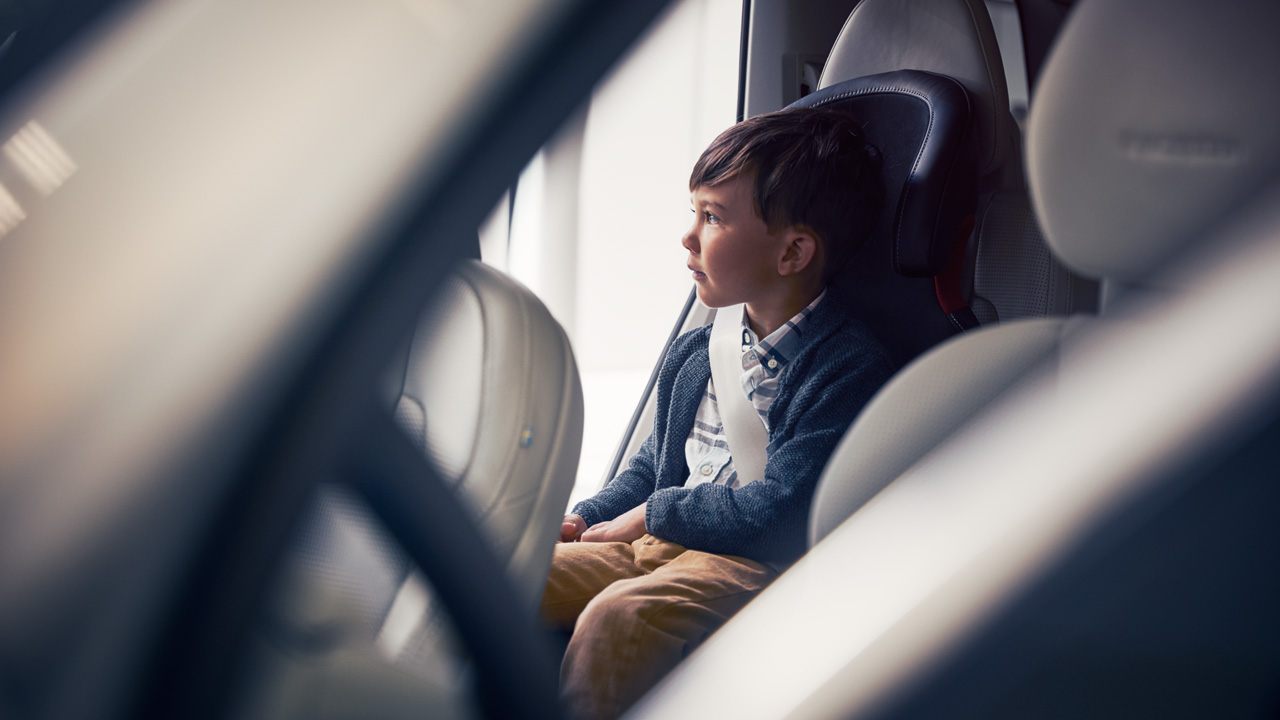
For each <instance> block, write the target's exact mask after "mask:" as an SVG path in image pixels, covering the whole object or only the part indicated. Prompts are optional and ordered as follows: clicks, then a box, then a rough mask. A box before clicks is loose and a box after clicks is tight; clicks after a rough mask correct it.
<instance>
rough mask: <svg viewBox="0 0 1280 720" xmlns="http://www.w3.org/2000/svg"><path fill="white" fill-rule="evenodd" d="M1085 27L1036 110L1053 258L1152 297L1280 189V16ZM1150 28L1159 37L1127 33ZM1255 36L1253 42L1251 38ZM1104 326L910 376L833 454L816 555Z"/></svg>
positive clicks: (1031, 166)
mask: <svg viewBox="0 0 1280 720" xmlns="http://www.w3.org/2000/svg"><path fill="white" fill-rule="evenodd" d="M1076 13H1077V15H1075V16H1073V17H1072V18H1071V19H1070V20H1069V21H1068V28H1067V30H1066V31H1064V35H1063V37H1062V38H1061V39H1060V40H1059V42H1058V45H1057V46H1056V49H1055V50H1054V53H1053V55H1052V57H1051V59H1050V63H1049V66H1048V68H1047V69H1046V71H1045V74H1044V75H1043V76H1042V78H1041V82H1040V85H1039V88H1038V91H1037V97H1036V99H1035V101H1034V102H1033V104H1032V107H1031V115H1030V126H1029V131H1028V139H1029V141H1028V170H1029V173H1028V174H1029V178H1030V180H1031V183H1032V188H1033V190H1034V198H1035V200H1036V208H1037V210H1038V212H1039V214H1040V216H1041V217H1042V218H1043V219H1044V227H1045V229H1046V231H1047V235H1048V237H1049V240H1050V243H1051V247H1052V248H1053V250H1054V251H1055V252H1058V253H1060V254H1061V255H1062V257H1063V258H1064V259H1065V260H1066V261H1067V262H1068V263H1070V264H1071V266H1073V267H1076V268H1079V269H1081V270H1083V271H1085V272H1088V273H1090V274H1094V275H1098V276H1101V277H1104V278H1107V279H1116V280H1119V281H1121V282H1123V283H1125V284H1127V285H1129V286H1134V287H1137V288H1139V289H1140V288H1141V285H1142V283H1144V282H1146V281H1147V278H1149V277H1150V276H1151V274H1152V273H1154V272H1155V271H1157V270H1158V269H1159V268H1160V267H1161V266H1162V265H1163V264H1164V263H1165V262H1166V261H1168V260H1169V259H1170V258H1172V257H1174V256H1176V255H1179V254H1181V251H1182V250H1183V249H1184V246H1185V245H1186V244H1187V242H1188V241H1189V239H1190V238H1193V237H1196V236H1197V235H1198V234H1199V233H1201V232H1203V231H1204V229H1205V228H1206V227H1207V226H1209V225H1210V224H1212V223H1214V222H1220V221H1221V220H1222V219H1223V218H1224V216H1225V215H1227V214H1228V213H1230V212H1231V210H1232V209H1233V208H1236V207H1240V206H1242V205H1244V204H1247V203H1249V202H1251V201H1253V200H1254V199H1256V195H1257V193H1258V192H1260V191H1262V190H1264V189H1265V188H1266V187H1267V186H1268V185H1269V184H1270V183H1268V182H1266V181H1267V180H1273V179H1274V178H1275V177H1276V175H1277V174H1280V135H1277V134H1276V132H1275V130H1274V123H1272V122H1271V118H1273V117H1274V116H1275V114H1276V113H1277V111H1280V83H1274V82H1268V81H1267V79H1268V77H1269V76H1268V73H1271V72H1273V70H1274V69H1275V68H1277V67H1280V46H1277V45H1275V44H1274V43H1272V42H1270V40H1269V39H1268V38H1267V37H1266V34H1267V33H1268V32H1270V30H1269V28H1273V27H1276V26H1277V23H1278V22H1280V4H1275V3H1247V2H1244V1H1243V0H1240V1H1237V2H1232V3H1226V4H1222V5H1216V4H1204V3H1195V2H1190V1H1188V2H1182V3H1165V2H1162V1H1161V0H1143V1H1141V2H1137V1H1133V2H1093V3H1086V4H1084V5H1082V6H1081V7H1080V8H1079V9H1078V10H1077V11H1076ZM1117 13H1121V14H1125V15H1130V14H1131V15H1130V16H1128V17H1125V18H1123V20H1117V18H1116V14H1117ZM1139 26H1141V27H1146V28H1148V29H1149V31H1148V32H1144V33H1141V34H1139V35H1134V34H1132V33H1129V32H1128V30H1127V29H1131V28H1134V27H1139ZM1245 28H1247V29H1248V30H1249V31H1250V32H1252V33H1253V36H1252V37H1242V36H1241V34H1240V33H1241V30H1242V29H1245ZM1192 46H1195V47H1196V48H1197V51H1196V52H1195V53H1186V52H1185V51H1183V50H1182V49H1181V48H1185V47H1192ZM1149 59H1154V60H1149ZM1135 64H1136V65H1137V66H1138V67H1137V68H1135ZM1122 78H1123V80H1122ZM1096 322H1097V319H1096V318H1092V317H1089V316H1075V317H1073V318H1065V317H1049V318H1041V319H1036V320H1031V321H1022V322H1014V323H1008V324H1004V325H1002V326H1000V327H996V328H991V329H986V330H982V331H979V332H974V333H968V334H966V335H965V336H963V337H960V338H957V339H955V340H954V341H952V342H949V343H947V344H944V345H942V346H940V347H938V348H936V349H935V350H933V351H932V352H930V353H928V354H927V355H925V356H923V357H921V358H920V359H919V360H917V361H916V363H914V364H913V365H911V366H910V367H908V368H906V369H905V370H904V371H903V372H901V373H899V374H898V375H897V376H896V377H895V378H894V379H893V380H891V381H890V383H889V384H888V385H887V386H886V387H885V388H884V389H883V390H882V391H881V393H880V394H879V395H877V397H876V398H875V399H873V400H872V402H871V403H869V404H868V406H867V407H866V409H864V411H863V412H862V414H861V415H860V416H859V417H858V419H857V421H856V422H855V423H854V425H853V426H852V427H851V428H850V430H849V432H848V433H847V434H846V435H845V437H844V439H843V440H842V441H841V443H840V444H839V446H837V448H836V451H835V452H834V453H833V455H832V457H831V460H830V461H829V463H828V465H827V469H826V471H825V472H824V474H823V477H822V478H821V480H820V481H819V485H818V488H817V490H816V491H815V495H814V501H813V511H812V513H811V521H810V542H811V543H814V542H818V541H819V540H821V539H822V538H823V537H825V536H826V535H827V534H828V533H829V532H830V531H831V530H833V529H834V528H835V527H836V526H837V525H839V524H840V523H842V522H843V521H844V520H845V519H846V518H848V517H849V516H850V515H851V514H853V513H854V512H855V511H856V510H857V509H858V508H860V507H861V506H862V505H863V504H865V503H866V502H867V501H868V500H870V499H871V498H872V497H874V496H875V495H876V494H877V493H879V492H880V490H881V489H883V488H884V487H885V486H887V485H888V484H889V483H891V482H893V480H895V479H896V478H897V477H898V476H900V475H901V474H902V473H903V472H905V471H906V470H907V469H908V468H910V467H911V466H912V465H913V464H914V463H915V462H916V461H917V460H918V459H920V458H921V457H923V456H924V455H925V454H927V453H928V452H929V451H930V450H932V449H933V447H935V446H936V445H937V444H939V443H941V442H942V441H943V440H945V439H946V438H947V437H948V436H950V435H951V434H952V433H953V432H954V431H955V430H957V429H959V428H960V427H962V426H963V425H964V424H965V423H966V421H967V420H968V419H969V418H971V417H973V416H974V415H975V414H976V413H978V412H979V411H980V410H981V409H982V408H983V407H984V406H985V405H986V404H987V403H988V402H989V401H990V400H991V399H992V398H994V397H996V396H997V395H999V393H1000V391H1001V390H1002V389H1004V388H1007V387H1009V386H1011V385H1013V384H1014V383H1015V382H1016V381H1017V380H1018V379H1019V378H1020V377H1021V376H1022V375H1023V374H1024V373H1025V372H1027V371H1028V370H1029V369H1030V368H1032V367H1036V366H1039V367H1041V368H1042V369H1046V371H1050V370H1051V368H1047V366H1046V365H1045V361H1049V362H1053V361H1055V360H1057V359H1058V358H1060V355H1061V350H1062V346H1063V344H1064V341H1065V339H1066V338H1067V337H1069V336H1070V335H1071V334H1073V333H1074V332H1076V331H1077V330H1078V329H1080V328H1083V327H1087V326H1089V325H1090V324H1092V323H1096ZM1085 450H1086V449H1084V448H1082V451H1085ZM1027 481H1028V482H1034V478H1028V479H1027Z"/></svg>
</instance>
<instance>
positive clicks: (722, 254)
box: [681, 175, 786, 308]
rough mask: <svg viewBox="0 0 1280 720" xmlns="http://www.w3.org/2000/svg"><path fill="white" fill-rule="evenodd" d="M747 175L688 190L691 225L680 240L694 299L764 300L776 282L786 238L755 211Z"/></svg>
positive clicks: (713, 302)
mask: <svg viewBox="0 0 1280 720" xmlns="http://www.w3.org/2000/svg"><path fill="white" fill-rule="evenodd" d="M752 181H753V178H751V177H750V176H743V175H739V176H737V177H734V178H732V179H729V180H726V181H724V182H722V183H720V184H718V185H715V186H714V187H706V186H701V187H698V188H695V189H694V191H693V193H692V201H693V212H694V215H695V216H696V217H695V218H694V221H693V227H691V228H690V229H689V232H687V233H685V235H684V239H683V241H682V242H681V244H682V245H684V247H685V249H687V250H688V251H689V263H688V267H689V269H690V270H691V271H693V280H694V282H696V283H697V285H698V299H700V300H701V301H702V302H703V304H705V305H706V306H707V307H713V308H719V307H725V306H728V305H734V304H737V303H752V302H759V301H762V300H764V299H766V298H767V297H768V295H769V293H770V292H771V291H772V290H773V289H774V288H776V287H777V283H778V280H779V279H780V275H779V273H778V258H779V256H780V254H781V253H782V251H783V249H784V247H785V244H786V240H785V236H784V234H783V233H781V232H779V233H770V232H769V228H768V226H766V225H765V222H764V220H762V219H760V216H759V215H757V214H756V211H755V204H754V202H753V201H752V187H751V186H752Z"/></svg>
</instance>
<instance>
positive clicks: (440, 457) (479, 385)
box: [395, 260, 583, 603]
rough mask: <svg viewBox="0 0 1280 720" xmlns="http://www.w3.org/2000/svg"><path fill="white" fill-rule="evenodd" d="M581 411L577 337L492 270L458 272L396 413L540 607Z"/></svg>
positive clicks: (572, 469) (573, 464) (427, 324)
mask: <svg viewBox="0 0 1280 720" xmlns="http://www.w3.org/2000/svg"><path fill="white" fill-rule="evenodd" d="M582 412H583V409H582V387H581V384H580V382H579V379H578V370H577V365H576V364H575V362H574V358H573V351H572V349H571V347H570V345H569V339H568V337H567V336H566V335H565V333H564V330H562V329H561V327H560V325H559V323H557V322H556V321H555V319H554V318H553V317H552V316H551V314H550V312H548V311H547V309H546V307H545V306H544V305H543V304H542V302H541V301H539V300H538V299H537V297H536V296H534V294H533V293H532V292H530V291H529V290H528V289H527V288H525V287H524V286H522V285H520V284H519V283H517V282H516V281H515V280H512V279H511V278H510V277H508V276H507V275H505V274H503V273H501V272H499V271H497V270H494V269H492V268H490V267H488V266H487V265H484V264H482V263H480V262H478V261H475V260H468V261H463V262H462V263H460V264H459V265H458V267H457V268H456V269H455V270H454V272H453V273H452V275H451V276H450V277H449V279H448V280H447V281H446V282H445V284H444V286H443V287H442V288H441V289H440V290H439V291H438V295H437V296H436V298H435V300H434V301H433V302H432V304H431V306H430V307H429V308H428V309H427V311H426V312H424V313H423V314H422V316H421V320H420V323H419V327H418V330H417V332H416V333H415V335H414V338H413V342H412V345H411V347H410V349H409V353H408V358H407V363H406V371H405V377H404V384H403V390H402V392H401V395H400V398H399V401H398V403H397V405H396V409H395V416H396V420H397V421H398V422H399V424H400V426H401V428H402V429H404V430H405V432H406V433H408V434H409V436H410V437H411V438H412V439H413V440H414V442H415V443H416V444H417V445H418V447H419V448H420V449H421V450H423V451H424V452H425V453H426V455H427V457H428V458H430V459H431V460H432V461H433V462H434V463H435V465H436V467H437V468H438V469H439V470H440V471H441V473H442V474H443V475H444V476H445V477H446V478H447V479H448V480H450V481H452V482H453V483H454V484H455V487H457V488H458V489H459V492H460V494H461V497H462V498H463V500H464V502H465V503H466V504H467V505H468V506H469V507H470V508H471V509H472V511H473V512H474V513H475V518H476V521H477V522H478V523H480V524H481V525H482V526H483V528H484V529H485V531H486V535H487V536H488V538H489V540H490V541H491V543H492V545H493V550H494V551H495V552H496V553H497V556H498V558H499V559H500V560H501V561H502V562H504V563H506V565H507V568H508V571H509V572H510V575H511V579H512V581H513V582H514V583H515V584H516V586H517V587H518V588H519V589H520V590H521V591H522V592H523V593H524V594H525V595H526V599H527V600H528V601H529V602H530V603H534V602H536V600H537V599H538V597H540V596H541V592H542V583H543V581H544V580H545V578H546V573H547V568H548V567H550V563H551V550H552V546H553V545H554V544H555V539H556V537H557V535H558V533H559V521H560V517H561V516H562V515H563V512H562V511H563V509H564V506H565V505H566V504H567V503H568V501H569V493H570V491H571V490H572V489H573V479H574V475H575V473H576V470H577V463H578V453H579V451H580V449H581V446H582Z"/></svg>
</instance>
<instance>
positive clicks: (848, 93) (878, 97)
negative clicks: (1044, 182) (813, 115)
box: [792, 70, 978, 365]
mask: <svg viewBox="0 0 1280 720" xmlns="http://www.w3.org/2000/svg"><path fill="white" fill-rule="evenodd" d="M818 106H822V107H833V108H837V109H841V110H844V111H847V112H849V113H850V114H852V115H853V116H854V117H856V118H857V119H858V121H859V123H860V124H861V126H862V131H863V135H864V137H866V139H867V141H868V142H870V143H871V144H873V145H875V146H876V147H877V148H878V149H879V150H880V153H881V156H882V158H883V161H884V166H883V177H884V181H885V206H884V208H883V210H882V212H881V214H880V218H879V221H878V222H877V225H876V228H875V231H874V232H873V233H872V235H871V237H870V238H869V239H868V241H867V244H866V245H865V246H864V247H863V248H862V249H861V250H859V251H858V253H857V254H856V255H855V256H854V257H853V258H852V260H851V261H850V262H849V264H848V266H847V267H845V268H844V269H842V270H841V271H840V272H839V273H838V274H837V276H836V277H835V279H834V281H833V282H834V284H835V285H837V286H838V287H839V288H840V293H839V296H840V297H841V298H843V299H844V300H845V301H846V303H847V305H848V311H849V313H850V314H851V315H853V316H854V317H857V318H859V319H860V320H862V321H863V322H864V323H865V324H866V325H867V326H868V327H870V328H871V330H872V332H874V333H875V335H876V337H878V338H879V339H880V341H881V342H882V343H884V345H885V347H886V348H887V349H888V350H889V353H890V355H891V356H892V357H893V359H894V360H895V361H896V362H897V363H898V364H899V365H902V364H904V363H906V362H908V361H909V360H911V358H913V357H915V356H916V355H918V354H919V353H920V352H921V351H923V350H925V349H926V348H929V347H931V346H933V345H935V344H937V343H938V342H940V341H942V340H944V339H946V338H948V337H950V336H952V335H954V334H955V333H957V332H961V331H962V330H963V329H964V328H965V327H972V326H973V325H974V324H975V323H973V322H966V321H964V320H961V319H958V318H957V316H956V315H953V314H951V313H949V312H947V311H946V310H945V309H943V308H940V307H939V303H938V294H937V289H936V287H935V282H934V276H935V275H937V274H938V273H939V272H941V271H942V270H943V269H944V268H945V267H946V266H947V265H948V263H950V262H951V261H952V260H953V253H952V250H953V248H954V246H955V243H956V238H957V236H963V235H967V234H968V229H969V225H968V224H966V223H967V222H969V221H970V220H971V218H972V216H973V210H974V205H975V204H976V202H977V195H976V184H977V179H978V173H977V166H976V152H974V147H973V143H972V141H971V136H970V134H969V128H970V126H971V124H972V121H971V113H970V104H969V98H968V95H967V93H966V92H965V90H964V87H963V86H961V85H960V83H958V82H956V81H955V80H953V79H951V78H948V77H943V76H941V75H935V74H932V73H925V72H918V71H914V70H903V71H898V72H892V73H881V74H879V75H872V76H869V77H862V78H855V79H853V80H848V81H845V82H841V83H837V84H835V85H831V86H829V87H826V88H824V89H822V90H819V91H817V92H815V93H813V94H811V95H807V96H805V97H804V98H801V99H800V100H799V101H797V102H795V103H793V105H792V107H818ZM970 317H971V316H970Z"/></svg>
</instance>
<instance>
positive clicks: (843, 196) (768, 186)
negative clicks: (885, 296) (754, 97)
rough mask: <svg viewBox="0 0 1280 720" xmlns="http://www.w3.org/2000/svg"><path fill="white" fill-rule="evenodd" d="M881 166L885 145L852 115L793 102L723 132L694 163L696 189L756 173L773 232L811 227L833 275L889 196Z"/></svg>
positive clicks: (758, 197) (760, 202) (757, 194)
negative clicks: (864, 130) (865, 134)
mask: <svg viewBox="0 0 1280 720" xmlns="http://www.w3.org/2000/svg"><path fill="white" fill-rule="evenodd" d="M880 167H881V160H880V152H879V150H877V149H876V148H875V146H873V145H871V144H869V143H868V142H867V141H866V140H865V139H864V138H863V136H862V130H861V128H860V127H859V126H858V122H857V121H856V120H855V119H854V118H853V117H852V116H851V115H849V114H847V113H844V112H841V111H839V110H832V109H829V108H822V107H817V108H792V109H788V110H780V111H778V112H772V113H767V114H764V115H757V116H755V117H753V118H749V119H747V120H744V121H742V122H740V123H738V124H737V125H734V126H733V127H731V128H729V129H728V130H725V131H724V132H723V133H720V136H719V137H717V138H716V139H715V140H714V141H712V143H711V145H710V146H708V147H707V149H706V150H705V151H704V152H703V153H702V157H700V158H698V162H697V163H696V164H695V165H694V166H693V173H692V174H691V175H690V176H689V190H690V192H692V191H693V190H695V189H697V188H699V187H711V186H714V185H718V184H720V183H722V182H725V181H727V180H731V179H733V178H735V177H738V176H740V175H742V176H750V177H753V178H754V183H753V184H754V187H753V190H752V196H753V199H754V202H755V210H756V213H757V214H758V215H759V216H760V219H762V220H764V222H765V225H766V226H767V227H768V228H769V231H770V232H777V231H778V230H781V229H782V228H786V227H799V228H805V229H808V230H810V231H812V232H813V233H814V234H815V235H817V236H818V239H819V242H821V243H822V246H823V250H824V252H825V255H826V267H825V277H826V278H830V277H831V276H832V275H833V274H834V273H835V272H837V271H838V270H839V269H840V268H842V267H843V266H844V265H845V264H846V263H848V261H849V258H851V257H852V256H853V254H854V253H855V252H857V251H858V249H859V248H861V247H862V245H863V243H865V242H866V240H867V238H868V237H870V235H871V233H872V232H873V231H874V230H875V227H876V222H877V220H878V219H879V217H880V210H881V207H882V206H883V205H884V196H885V190H884V180H883V178H882V177H881V173H880Z"/></svg>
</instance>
